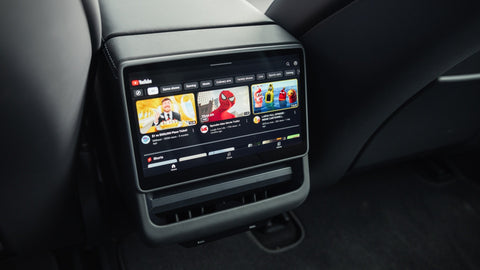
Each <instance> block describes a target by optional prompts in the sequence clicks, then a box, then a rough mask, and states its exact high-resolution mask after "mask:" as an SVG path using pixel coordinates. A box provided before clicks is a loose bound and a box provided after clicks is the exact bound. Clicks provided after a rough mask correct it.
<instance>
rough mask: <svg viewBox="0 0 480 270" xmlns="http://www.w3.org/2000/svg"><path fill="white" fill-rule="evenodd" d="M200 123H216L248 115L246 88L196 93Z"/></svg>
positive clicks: (248, 105)
mask: <svg viewBox="0 0 480 270" xmlns="http://www.w3.org/2000/svg"><path fill="white" fill-rule="evenodd" d="M197 98H198V100H197V102H198V113H199V115H200V122H202V123H208V122H216V121H221V120H227V119H232V118H237V117H243V116H248V115H250V103H249V96H248V86H240V87H234V88H226V89H219V90H212V91H205V92H200V93H198V97H197Z"/></svg>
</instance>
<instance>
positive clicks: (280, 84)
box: [251, 79, 298, 114]
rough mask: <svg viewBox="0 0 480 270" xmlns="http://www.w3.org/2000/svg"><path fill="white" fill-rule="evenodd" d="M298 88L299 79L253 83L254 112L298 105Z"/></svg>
mask: <svg viewBox="0 0 480 270" xmlns="http://www.w3.org/2000/svg"><path fill="white" fill-rule="evenodd" d="M287 89H288V90H287ZM297 89H298V81H297V79H291V80H284V81H277V82H268V83H262V84H254V85H252V86H251V91H252V99H253V104H254V105H253V113H254V114H258V113H265V112H270V111H276V110H281V109H288V108H295V107H298V98H297V91H298V90H297Z"/></svg>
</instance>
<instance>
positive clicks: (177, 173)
mask: <svg viewBox="0 0 480 270" xmlns="http://www.w3.org/2000/svg"><path fill="white" fill-rule="evenodd" d="M303 59H304V58H303V51H302V50H301V49H300V48H298V49H282V50H273V51H258V52H248V53H236V54H227V55H217V56H210V57H202V58H189V59H183V60H175V61H167V62H158V63H155V64H146V65H137V66H129V67H126V68H125V69H124V73H123V77H124V86H125V91H126V93H125V94H126V101H127V109H128V114H129V121H130V127H131V135H132V142H133V149H134V152H135V153H134V156H135V162H136V166H137V173H138V179H139V183H138V184H139V187H140V189H141V190H151V189H157V188H164V187H167V186H171V185H177V184H181V183H186V182H191V181H194V180H200V179H205V178H206V177H208V176H212V175H218V174H223V173H229V172H232V171H236V170H241V169H245V168H249V167H254V166H259V165H263V164H269V163H272V162H278V161H281V160H285V159H288V158H292V157H298V156H301V155H304V154H305V153H306V152H307V128H306V97H305V81H304V77H305V76H304V74H303V73H304V63H303Z"/></svg>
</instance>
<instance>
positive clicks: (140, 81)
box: [132, 79, 152, 86]
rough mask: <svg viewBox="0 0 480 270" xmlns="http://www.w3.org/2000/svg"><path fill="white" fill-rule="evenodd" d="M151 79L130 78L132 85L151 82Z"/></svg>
mask: <svg viewBox="0 0 480 270" xmlns="http://www.w3.org/2000/svg"><path fill="white" fill-rule="evenodd" d="M151 83H152V80H151V79H143V80H132V86H139V85H144V84H151Z"/></svg>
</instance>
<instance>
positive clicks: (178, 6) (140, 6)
mask: <svg viewBox="0 0 480 270" xmlns="http://www.w3.org/2000/svg"><path fill="white" fill-rule="evenodd" d="M100 10H101V16H102V25H103V38H104V39H105V40H108V39H109V38H111V37H114V36H121V35H128V34H145V33H155V32H165V31H178V30H192V29H201V28H211V27H227V26H237V25H253V24H266V23H272V21H271V20H270V19H269V18H268V17H266V16H265V15H263V14H262V13H261V12H260V11H258V10H257V9H256V8H254V7H253V6H252V5H250V4H249V3H247V2H246V1H225V0H208V1H199V0H196V1H191V0H164V1H157V0H138V1H130V0H101V1H100Z"/></svg>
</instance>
